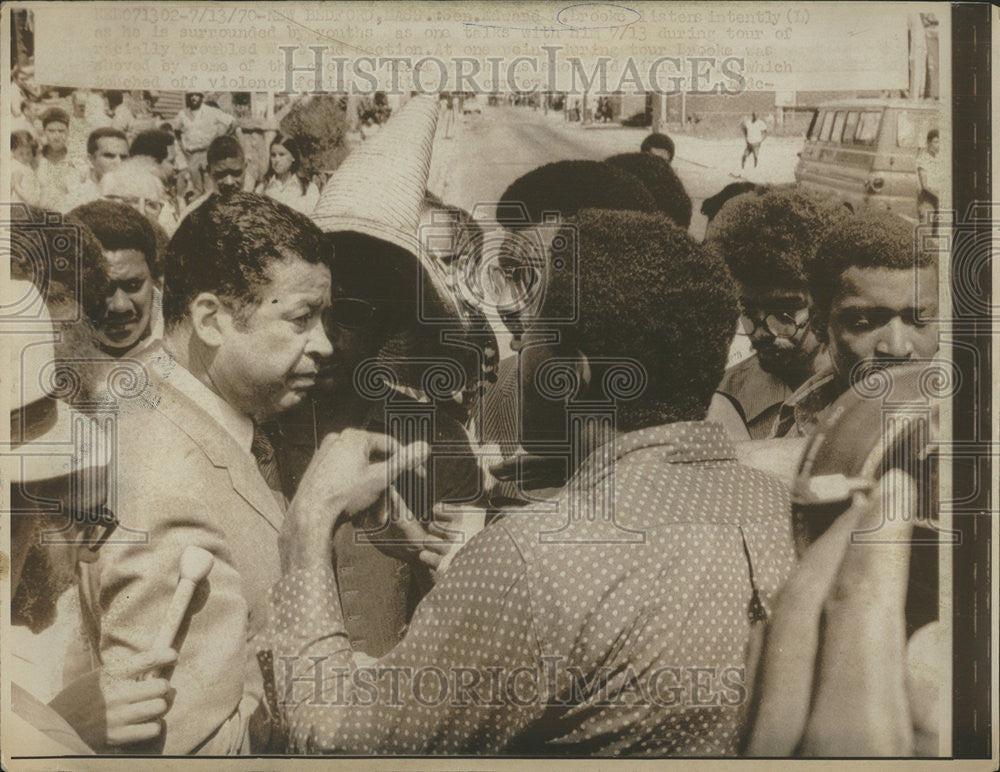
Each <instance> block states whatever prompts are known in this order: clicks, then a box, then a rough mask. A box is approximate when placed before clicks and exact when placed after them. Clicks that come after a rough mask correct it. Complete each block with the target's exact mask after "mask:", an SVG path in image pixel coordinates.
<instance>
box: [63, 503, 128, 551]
mask: <svg viewBox="0 0 1000 772" xmlns="http://www.w3.org/2000/svg"><path fill="white" fill-rule="evenodd" d="M69 515H70V518H71V519H72V521H73V522H74V523H75V524H76V525H77V526H78V527H79V528H81V529H82V530H83V543H84V544H87V545H88V548H89V549H90V551H91V552H97V551H98V550H99V549H100V548H101V545H103V544H104V542H106V541H107V540H108V538H109V537H110V536H111V534H113V533H114V532H115V529H116V528H118V518H117V517H116V516H115V513H114V512H112V511H111V510H110V509H108V508H107V507H106V506H105V505H104V504H98V505H97V506H96V507H91V508H90V509H72V510H70V512H69Z"/></svg>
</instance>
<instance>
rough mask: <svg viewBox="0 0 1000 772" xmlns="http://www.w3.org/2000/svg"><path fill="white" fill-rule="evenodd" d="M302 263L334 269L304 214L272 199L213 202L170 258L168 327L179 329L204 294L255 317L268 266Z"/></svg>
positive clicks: (184, 229) (183, 231) (183, 233)
mask: <svg viewBox="0 0 1000 772" xmlns="http://www.w3.org/2000/svg"><path fill="white" fill-rule="evenodd" d="M293 256H294V257H298V258H301V259H302V260H305V261H306V262H308V263H313V264H315V263H320V262H323V263H326V264H327V265H329V264H330V258H331V252H330V245H329V242H328V241H327V239H326V237H325V236H324V235H323V232H322V231H321V230H320V229H319V228H318V227H317V226H316V224H315V223H313V221H312V220H310V219H309V218H308V217H306V216H305V215H304V214H300V213H299V212H296V211H295V210H293V209H291V208H289V207H287V206H285V205H284V204H281V203H279V202H277V201H275V200H274V199H271V198H268V197H267V196H259V195H256V194H254V193H242V192H240V193H235V194H234V195H233V196H232V197H231V198H230V199H228V200H226V201H223V200H222V199H221V198H220V197H219V196H214V195H213V196H209V198H208V200H207V201H205V203H204V204H202V205H201V206H199V207H198V208H197V209H195V210H194V211H193V212H191V214H189V215H188V216H187V217H185V218H184V220H183V221H182V222H181V224H180V227H178V228H177V232H176V233H175V234H174V236H173V238H172V239H171V240H170V244H169V245H168V246H167V253H166V256H165V258H164V288H163V321H164V325H165V327H166V329H168V330H169V329H171V328H173V327H176V326H177V325H178V324H179V323H181V322H182V321H183V320H184V319H185V318H187V316H188V314H189V306H190V304H191V301H193V300H194V299H195V297H197V296H198V293H200V292H213V293H215V294H216V295H219V296H220V297H225V298H228V299H229V300H231V301H233V302H234V303H236V305H237V307H238V308H242V309H244V310H245V311H250V310H251V309H253V308H256V306H257V303H258V302H259V301H260V289H261V287H263V286H264V285H265V284H266V283H267V281H268V278H267V269H268V266H269V265H270V264H271V263H272V262H274V261H275V260H288V259H290V258H291V257H293Z"/></svg>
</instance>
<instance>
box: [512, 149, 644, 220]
mask: <svg viewBox="0 0 1000 772" xmlns="http://www.w3.org/2000/svg"><path fill="white" fill-rule="evenodd" d="M500 204H501V205H500V206H498V207H497V219H498V220H499V221H500V222H502V223H503V224H504V225H508V224H510V225H515V226H516V225H517V224H519V223H516V222H515V223H508V222H507V221H506V218H505V213H506V212H507V211H511V210H512V207H513V206H517V205H518V204H521V205H523V206H524V208H525V209H526V210H527V213H528V218H529V220H530V221H531V222H532V223H540V222H542V215H543V214H545V213H547V212H558V213H559V214H560V215H561V216H562V217H563V218H568V217H572V216H573V215H575V214H576V213H577V212H579V211H580V210H581V209H586V208H594V209H614V210H623V209H625V210H636V211H640V212H655V211H657V206H656V200H655V199H654V198H653V195H652V194H651V193H650V192H649V191H648V190H647V189H646V186H645V185H643V184H642V182H641V181H639V180H638V179H636V177H635V176H633V175H631V174H629V173H628V172H626V171H623V170H621V169H618V168H615V167H614V166H611V165H610V164H607V163H603V162H601V161H556V162H555V163H551V164H545V165H544V166H539V167H538V168H537V169H534V170H532V171H530V172H528V173H527V174H525V175H524V176H522V177H519V178H518V179H517V180H515V181H514V182H513V183H512V184H511V185H510V187H508V188H507V190H506V191H504V194H503V196H501V198H500Z"/></svg>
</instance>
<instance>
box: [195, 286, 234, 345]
mask: <svg viewBox="0 0 1000 772" xmlns="http://www.w3.org/2000/svg"><path fill="white" fill-rule="evenodd" d="M232 326H233V315H232V312H231V311H230V310H229V308H228V307H227V306H226V305H225V304H224V303H223V302H222V301H221V300H220V299H219V297H218V295H216V294H214V293H212V292H201V293H199V294H198V297H196V298H195V299H194V300H193V301H192V302H191V328H192V331H193V332H194V334H195V336H196V337H197V338H198V339H199V340H200V341H201V342H202V343H204V344H205V345H206V346H209V347H210V348H218V347H219V346H221V345H222V333H223V331H224V330H226V329H228V328H230V327H232Z"/></svg>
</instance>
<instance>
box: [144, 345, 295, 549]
mask: <svg viewBox="0 0 1000 772" xmlns="http://www.w3.org/2000/svg"><path fill="white" fill-rule="evenodd" d="M141 359H142V362H143V364H144V365H145V366H146V371H147V372H148V373H149V386H148V387H147V389H146V394H145V395H144V396H145V397H146V398H145V399H144V401H145V402H147V403H149V404H150V405H151V406H152V407H154V408H155V409H156V410H157V412H159V413H160V414H161V415H162V416H163V417H164V418H166V419H167V420H168V421H170V422H171V423H173V424H174V425H175V426H176V427H177V428H178V429H180V430H181V431H182V432H184V433H185V434H186V435H187V436H188V437H190V438H191V440H192V442H194V443H195V444H196V445H197V446H198V447H199V448H201V450H202V451H203V452H204V453H205V455H206V456H207V457H208V459H209V460H210V461H211V462H212V464H213V465H214V466H216V467H219V468H220V469H226V470H227V471H228V472H229V480H230V482H231V483H232V486H233V490H234V491H235V492H236V493H237V494H239V495H240V496H241V497H242V498H243V499H244V500H245V501H246V502H247V503H248V504H249V505H250V506H252V507H253V508H254V509H255V510H257V512H258V514H260V516H261V517H263V518H264V519H265V520H267V522H268V523H270V524H271V526H272V527H273V528H274V529H275V530H276V531H280V530H281V524H282V521H283V520H284V514H283V512H282V510H281V507H280V506H279V505H278V502H277V500H276V499H275V497H274V493H273V492H272V491H271V489H270V488H269V487H268V486H267V483H266V482H265V481H264V478H263V476H261V473H260V470H258V469H257V464H256V462H255V461H254V458H253V456H252V455H250V454H249V453H247V452H246V451H245V450H243V448H241V447H240V446H239V445H238V444H237V442H236V440H235V439H234V438H233V437H232V435H230V434H229V432H227V431H226V430H225V429H224V428H223V427H222V426H220V425H219V423H218V422H217V421H216V420H215V419H214V418H212V416H210V415H209V414H208V413H207V412H205V411H204V410H202V409H201V408H200V407H199V406H198V405H197V404H195V402H193V401H192V400H191V399H190V398H189V397H188V396H186V395H185V394H183V393H182V392H181V391H180V390H178V389H177V388H175V387H174V386H172V385H171V384H170V374H171V372H172V371H173V369H174V368H176V367H180V365H179V364H177V362H176V361H175V360H174V359H173V357H171V356H170V355H169V354H168V353H167V352H166V351H164V350H163V347H162V346H161V345H156V346H154V347H151V348H150V349H149V350H147V351H146V352H144V353H143V355H142V358H141Z"/></svg>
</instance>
